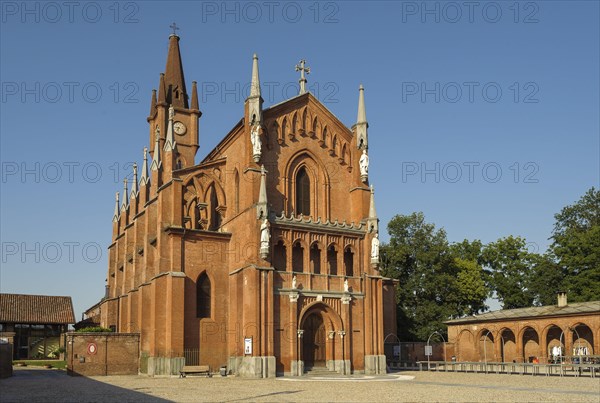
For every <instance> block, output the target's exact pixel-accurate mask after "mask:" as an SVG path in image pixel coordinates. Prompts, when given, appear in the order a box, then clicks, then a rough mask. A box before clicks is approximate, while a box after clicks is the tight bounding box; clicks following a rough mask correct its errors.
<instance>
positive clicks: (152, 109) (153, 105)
mask: <svg viewBox="0 0 600 403" xmlns="http://www.w3.org/2000/svg"><path fill="white" fill-rule="evenodd" d="M155 112H156V90H154V89H153V90H152V98H151V99H150V114H149V115H148V116H154V113H155Z"/></svg>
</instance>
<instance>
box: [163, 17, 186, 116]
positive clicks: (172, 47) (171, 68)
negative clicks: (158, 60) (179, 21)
mask: <svg viewBox="0 0 600 403" xmlns="http://www.w3.org/2000/svg"><path fill="white" fill-rule="evenodd" d="M173 26H174V29H173V30H174V31H175V30H176V29H177V26H176V25H175V24H173ZM173 26H172V27H173ZM165 85H166V87H165V89H166V90H167V93H166V101H167V103H169V104H171V105H174V106H175V107H179V108H186V109H188V108H189V105H188V94H187V90H186V88H185V78H184V75H183V64H182V62H181V53H180V52H179V36H177V35H176V34H175V33H172V34H171V35H170V36H169V53H168V55H167V66H166V67H165Z"/></svg>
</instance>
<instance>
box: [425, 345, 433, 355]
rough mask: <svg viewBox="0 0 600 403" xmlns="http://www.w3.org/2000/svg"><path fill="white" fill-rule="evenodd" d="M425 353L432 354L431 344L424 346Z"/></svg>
mask: <svg viewBox="0 0 600 403" xmlns="http://www.w3.org/2000/svg"><path fill="white" fill-rule="evenodd" d="M425 355H433V346H425Z"/></svg>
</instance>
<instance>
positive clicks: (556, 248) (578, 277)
mask: <svg viewBox="0 0 600 403" xmlns="http://www.w3.org/2000/svg"><path fill="white" fill-rule="evenodd" d="M554 218H555V219H556V223H555V224H554V230H553V232H552V237H551V239H552V241H553V242H552V244H551V246H550V252H551V253H552V254H553V256H555V258H556V260H557V264H558V266H559V268H560V270H561V271H562V273H563V274H564V280H563V281H562V287H563V288H564V290H565V291H567V292H568V293H569V300H571V301H592V300H597V299H598V298H599V296H600V191H599V190H596V189H595V188H593V187H592V188H591V189H590V190H588V191H587V192H586V193H585V194H584V195H583V196H582V197H581V198H580V199H579V201H577V202H576V203H575V204H573V205H570V206H566V207H564V208H563V209H562V210H561V211H560V213H558V214H556V215H555V216H554Z"/></svg>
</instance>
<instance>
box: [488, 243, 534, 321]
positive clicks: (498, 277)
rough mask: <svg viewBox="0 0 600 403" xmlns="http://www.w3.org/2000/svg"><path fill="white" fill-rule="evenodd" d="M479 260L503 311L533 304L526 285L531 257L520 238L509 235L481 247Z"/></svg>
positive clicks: (532, 259) (532, 295)
mask: <svg viewBox="0 0 600 403" xmlns="http://www.w3.org/2000/svg"><path fill="white" fill-rule="evenodd" d="M482 259H483V261H484V264H485V266H486V267H487V270H488V282H489V286H490V289H491V290H493V291H495V292H496V298H498V300H499V301H500V302H501V303H502V307H503V308H504V309H512V308H523V307H527V306H531V305H532V304H533V301H534V299H535V295H534V292H533V290H532V289H531V284H530V282H531V276H532V273H531V267H532V266H533V264H534V261H535V257H534V254H532V253H530V252H529V251H528V250H527V248H526V242H525V239H524V238H521V237H513V236H512V235H510V236H508V237H506V238H501V239H498V240H497V241H496V242H491V243H489V244H487V245H486V246H485V247H484V248H483V253H482Z"/></svg>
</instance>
